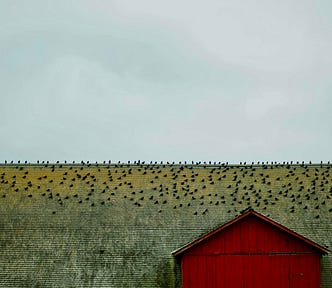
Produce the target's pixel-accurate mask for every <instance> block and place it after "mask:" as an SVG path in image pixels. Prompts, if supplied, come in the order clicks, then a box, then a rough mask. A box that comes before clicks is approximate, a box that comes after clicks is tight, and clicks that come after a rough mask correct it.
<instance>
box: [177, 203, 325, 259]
mask: <svg viewBox="0 0 332 288" xmlns="http://www.w3.org/2000/svg"><path fill="white" fill-rule="evenodd" d="M267 252H268V253H288V252H292V253H301V252H303V253H320V254H327V253H329V250H328V249H326V248H325V247H323V246H321V245H319V244H317V243H315V242H314V241H311V240H310V239H308V238H306V237H304V236H302V235H300V234H298V233H296V232H294V231H292V230H290V229H288V228H287V227H285V226H283V225H281V224H279V223H277V222H275V221H273V220H271V219H270V218H268V217H266V216H264V215H263V214H260V213H258V212H256V211H255V210H253V209H249V210H248V211H246V212H245V213H242V214H241V215H240V216H238V217H236V218H234V219H233V220H231V221H229V222H227V223H226V224H224V225H222V226H220V227H218V228H217V229H215V230H213V231H211V232H209V233H207V234H205V235H203V236H201V237H199V238H198V239H196V240H194V241H193V242H190V243H188V244H187V245H185V246H184V247H182V248H180V249H178V250H176V251H174V252H173V255H174V256H181V255H183V254H186V255H199V254H202V255H206V254H214V255H217V254H255V253H256V254H259V253H267Z"/></svg>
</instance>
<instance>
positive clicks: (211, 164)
mask: <svg viewBox="0 0 332 288" xmlns="http://www.w3.org/2000/svg"><path fill="white" fill-rule="evenodd" d="M1 166H4V167H7V166H8V167H12V166H38V167H40V166H46V167H48V166H54V167H63V166H64V167H66V166H67V167H68V166H87V167H91V166H92V167H108V166H109V167H137V166H149V167H151V166H152V167H153V166H159V167H160V166H162V167H179V168H180V167H183V168H191V167H195V168H227V167H228V168H285V167H286V168H293V167H302V168H307V167H312V168H323V167H329V168H330V167H332V163H330V162H329V161H328V162H326V163H323V162H321V163H311V162H309V163H305V162H302V163H300V162H296V163H293V162H270V163H268V162H257V163H254V162H252V163H246V162H243V163H242V162H240V163H239V164H236V163H234V164H233V163H228V162H201V161H199V162H193V161H190V162H187V161H184V162H182V161H181V162H167V161H161V162H157V161H150V162H148V161H132V162H131V161H128V162H127V163H125V162H120V161H118V162H113V161H103V162H89V161H86V162H84V161H81V162H75V161H73V162H66V161H65V162H59V161H56V162H50V161H37V162H35V163H33V162H32V163H30V162H28V161H24V162H21V161H20V162H13V161H11V162H8V161H5V162H4V163H0V167H1Z"/></svg>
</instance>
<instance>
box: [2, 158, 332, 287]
mask: <svg viewBox="0 0 332 288" xmlns="http://www.w3.org/2000/svg"><path fill="white" fill-rule="evenodd" d="M331 168H332V166H331V165H330V164H317V165H314V164H303V165H301V164H299V165H290V164H277V165H275V164H273V165H205V164H204V165H183V164H182V165H181V164H177V165H168V164H166V165H165V164H144V165H143V164H141V163H139V164H91V165H90V164H84V165H83V164H2V165H0V214H1V217H0V247H1V250H0V259H2V260H1V261H2V263H1V269H0V287H23V286H24V285H25V286H29V285H26V283H34V285H35V286H36V285H37V284H38V285H40V286H48V287H71V286H72V287H74V286H75V287H77V283H79V285H78V286H80V287H103V285H104V286H107V285H109V286H112V285H113V286H114V287H154V288H155V287H170V286H169V283H170V282H172V283H173V282H174V283H175V284H174V285H175V286H176V285H178V283H179V279H178V276H177V275H178V273H174V269H175V270H176V267H177V266H174V267H175V268H174V267H173V266H172V265H173V264H171V263H172V261H171V259H172V257H171V252H172V251H174V250H175V249H177V248H178V247H181V246H183V245H185V244H186V243H188V242H190V241H193V240H194V239H197V238H198V237H199V236H200V235H203V234H205V233H206V232H208V231H211V230H212V229H214V228H215V227H219V226H220V225H221V224H222V223H226V222H227V221H230V220H231V219H233V218H235V217H236V216H238V215H239V214H241V211H243V210H245V209H247V208H248V207H251V208H253V209H255V210H256V211H258V212H259V213H263V214H264V215H266V216H267V217H270V218H272V219H274V220H276V221H277V222H278V223H282V224H283V225H285V226H286V227H288V228H290V229H292V230H293V231H295V232H297V233H299V234H301V235H303V236H305V237H307V238H309V239H311V240H312V241H314V242H316V243H318V244H319V245H322V246H324V247H327V248H329V247H332V170H331ZM3 263H6V265H4V264H3ZM128 263H130V265H129V264H128ZM36 271H38V273H36ZM331 271H332V259H331V255H330V254H329V255H328V256H324V257H323V259H322V278H323V279H322V281H323V287H332V282H331V281H332V280H331V279H330V277H329V275H331V274H332V273H331ZM14 274H15V276H14ZM22 283H25V284H24V285H23V284H22ZM89 285H90V286H89ZM167 285H168V286H167ZM31 286H32V284H31Z"/></svg>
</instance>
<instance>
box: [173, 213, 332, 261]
mask: <svg viewBox="0 0 332 288" xmlns="http://www.w3.org/2000/svg"><path fill="white" fill-rule="evenodd" d="M249 216H254V217H256V218H258V219H260V220H263V221H264V222H267V223H269V224H270V225H271V226H273V227H275V228H277V229H278V230H281V231H283V232H286V233H287V234H289V235H291V236H293V237H295V238H296V239H298V240H300V241H302V242H305V243H307V244H308V245H309V246H311V247H313V248H314V249H315V250H316V251H318V252H319V253H321V254H328V253H329V252H330V251H329V250H328V249H326V248H325V247H323V246H321V245H319V244H317V243H315V242H313V241H311V240H310V239H308V238H306V237H303V236H302V235H300V234H298V233H296V232H294V231H292V230H290V229H288V228H287V227H285V226H283V225H281V224H279V223H277V222H275V221H273V220H272V219H270V218H268V217H265V216H264V215H263V214H261V213H258V212H256V211H255V210H253V209H251V208H250V209H247V210H246V211H243V213H242V214H241V215H239V216H237V217H236V218H234V219H232V220H231V221H229V222H227V223H225V224H223V225H221V226H220V227H218V228H216V229H214V230H212V231H210V232H208V233H206V234H205V235H202V236H201V237H199V238H197V239H195V240H194V241H192V242H190V243H187V244H186V245H185V246H183V247H181V248H179V249H177V250H175V251H173V252H172V254H173V255H174V256H180V255H182V254H184V253H186V251H188V250H190V249H192V248H193V247H195V246H196V245H198V244H200V243H201V242H203V241H205V240H207V239H209V238H210V237H213V235H215V234H218V233H220V232H222V231H223V230H225V229H227V228H228V227H230V226H233V225H235V224H236V223H237V222H239V221H241V220H243V219H245V218H247V217H249ZM271 240H272V239H270V241H271Z"/></svg>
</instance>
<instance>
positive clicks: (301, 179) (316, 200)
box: [0, 161, 332, 219]
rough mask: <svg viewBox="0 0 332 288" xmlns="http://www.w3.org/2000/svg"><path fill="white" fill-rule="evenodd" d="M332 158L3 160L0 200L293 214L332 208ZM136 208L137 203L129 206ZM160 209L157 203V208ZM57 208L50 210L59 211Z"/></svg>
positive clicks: (317, 213) (195, 212)
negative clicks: (313, 160) (317, 160)
mask: <svg viewBox="0 0 332 288" xmlns="http://www.w3.org/2000/svg"><path fill="white" fill-rule="evenodd" d="M331 168H332V165H330V163H326V164H324V163H322V162H321V163H320V164H312V163H304V162H302V163H299V162H297V163H293V162H284V163H276V162H270V163H268V162H261V163H251V164H247V163H246V162H243V163H240V164H238V165H230V164H228V163H220V162H218V163H217V162H203V163H202V162H191V163H187V162H183V163H181V162H180V163H174V162H172V163H170V162H165V163H164V162H160V163H157V162H150V163H146V162H143V161H142V162H141V161H134V162H132V163H131V162H128V163H120V162H119V163H111V162H110V161H108V162H106V161H104V162H103V163H89V162H86V163H85V162H81V163H67V162H65V163H60V162H57V163H49V162H44V161H42V162H39V161H38V162H37V163H35V164H30V163H27V162H24V163H14V162H7V161H6V162H5V163H4V164H0V197H1V199H0V202H1V201H8V205H10V203H12V202H15V201H12V199H14V198H18V197H21V196H22V195H23V196H24V197H25V198H24V197H23V198H24V199H25V200H22V201H28V202H27V203H29V201H30V203H33V204H38V203H40V202H39V201H45V200H41V199H46V202H47V201H55V202H56V203H57V204H58V205H59V207H67V206H68V205H69V204H70V205H74V204H77V205H79V206H82V207H86V206H89V207H91V209H94V208H95V209H98V207H101V206H103V207H113V206H115V205H118V206H121V205H128V204H129V205H132V207H133V208H134V207H135V208H134V209H143V208H144V207H149V209H155V210H156V211H157V212H158V213H162V212H163V211H165V210H169V209H186V211H188V213H192V214H193V215H206V214H208V213H209V211H211V210H213V209H216V208H218V209H225V210H226V211H227V212H228V213H231V212H232V211H241V210H243V209H245V208H248V207H252V208H254V209H258V210H261V211H267V212H268V210H269V209H270V208H271V207H273V206H278V205H280V203H283V204H282V205H283V207H286V209H287V211H288V212H289V213H296V212H298V211H299V210H310V211H311V213H312V215H313V216H314V217H315V218H316V219H319V218H320V217H321V213H332V170H331ZM129 207H131V206H129ZM152 207H155V208H152ZM57 212H58V211H57V210H54V211H53V212H52V213H53V214H56V213H57Z"/></svg>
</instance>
